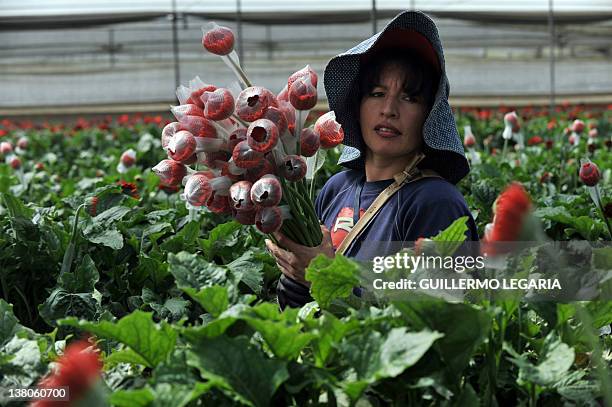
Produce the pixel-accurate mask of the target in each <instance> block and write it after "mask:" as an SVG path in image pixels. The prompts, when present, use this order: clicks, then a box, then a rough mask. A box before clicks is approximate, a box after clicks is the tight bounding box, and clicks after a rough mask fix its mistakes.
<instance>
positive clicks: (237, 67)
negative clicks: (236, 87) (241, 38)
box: [221, 55, 253, 89]
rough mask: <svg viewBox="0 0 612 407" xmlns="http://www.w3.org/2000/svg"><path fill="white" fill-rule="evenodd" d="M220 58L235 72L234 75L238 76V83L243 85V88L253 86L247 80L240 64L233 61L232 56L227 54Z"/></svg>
mask: <svg viewBox="0 0 612 407" xmlns="http://www.w3.org/2000/svg"><path fill="white" fill-rule="evenodd" d="M221 59H223V61H224V62H225V63H226V64H227V65H228V66H229V67H230V68H231V70H232V71H233V72H234V74H236V76H237V77H238V80H239V81H240V83H241V84H242V86H243V89H246V88H250V87H251V86H253V85H252V84H251V81H250V80H249V78H248V77H247V76H246V74H245V73H244V71H243V70H242V68H241V67H240V65H238V64H237V63H236V61H234V59H233V58H231V57H230V56H229V55H224V56H222V57H221Z"/></svg>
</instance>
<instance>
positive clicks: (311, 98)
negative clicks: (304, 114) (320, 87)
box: [289, 77, 317, 110]
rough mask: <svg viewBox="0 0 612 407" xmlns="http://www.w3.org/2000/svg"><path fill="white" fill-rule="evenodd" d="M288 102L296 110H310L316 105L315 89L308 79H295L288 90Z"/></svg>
mask: <svg viewBox="0 0 612 407" xmlns="http://www.w3.org/2000/svg"><path fill="white" fill-rule="evenodd" d="M289 102H291V105H292V106H293V107H295V108H296V109H297V110H310V109H312V108H313V107H315V105H316V104H317V88H316V87H315V86H313V84H312V83H311V81H310V78H308V77H306V78H303V77H301V78H297V79H296V80H295V82H293V84H292V85H291V87H290V88H289Z"/></svg>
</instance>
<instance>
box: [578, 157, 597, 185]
mask: <svg viewBox="0 0 612 407" xmlns="http://www.w3.org/2000/svg"><path fill="white" fill-rule="evenodd" d="M578 175H579V176H580V181H582V182H583V183H584V184H585V185H586V186H589V187H594V186H595V185H597V183H598V182H599V178H600V177H601V174H600V172H599V168H598V167H597V165H596V164H595V163H593V162H591V161H587V162H584V163H583V164H582V165H581V166H580V172H579V174H578Z"/></svg>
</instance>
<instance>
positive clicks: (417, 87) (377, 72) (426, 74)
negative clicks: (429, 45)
mask: <svg viewBox="0 0 612 407" xmlns="http://www.w3.org/2000/svg"><path fill="white" fill-rule="evenodd" d="M388 66H399V67H400V68H401V69H402V71H404V72H405V73H406V74H405V77H404V84H403V88H404V92H406V93H407V94H408V95H410V96H422V97H423V98H424V99H425V104H426V105H427V111H428V112H429V110H431V107H432V106H433V102H434V100H435V96H436V90H437V81H435V76H436V75H435V74H434V72H433V71H434V69H433V67H430V66H429V65H428V64H426V63H425V62H424V61H423V59H422V58H420V57H419V55H418V54H416V53H414V52H412V51H410V50H405V51H399V52H398V50H397V49H395V50H383V51H379V52H377V53H375V54H370V55H367V56H366V60H365V61H363V62H362V71H361V73H360V75H359V79H358V80H359V101H358V102H359V103H361V100H362V99H363V97H364V96H366V95H367V94H368V93H370V92H371V91H372V89H374V87H375V86H377V85H379V84H380V76H381V74H382V72H383V71H384V69H385V68H387V67H388Z"/></svg>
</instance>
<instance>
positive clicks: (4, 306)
mask: <svg viewBox="0 0 612 407" xmlns="http://www.w3.org/2000/svg"><path fill="white" fill-rule="evenodd" d="M22 329H23V327H22V326H21V325H20V324H19V321H18V320H17V318H16V317H15V314H13V305H12V304H9V303H7V302H6V301H4V300H3V299H2V298H0V347H2V346H4V344H5V343H7V342H8V341H9V340H11V338H12V337H13V336H15V334H16V333H17V332H19V331H21V330H22Z"/></svg>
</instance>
